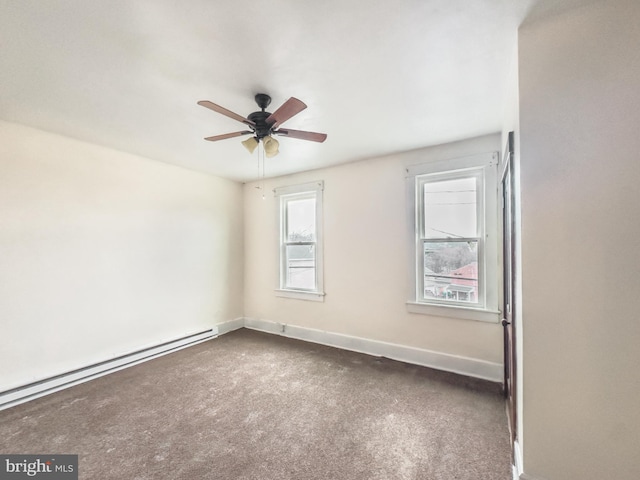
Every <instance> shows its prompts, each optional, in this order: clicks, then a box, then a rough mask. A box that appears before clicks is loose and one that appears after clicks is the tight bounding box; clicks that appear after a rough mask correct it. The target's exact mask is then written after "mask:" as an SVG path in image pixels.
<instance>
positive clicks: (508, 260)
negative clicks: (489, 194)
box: [502, 132, 518, 446]
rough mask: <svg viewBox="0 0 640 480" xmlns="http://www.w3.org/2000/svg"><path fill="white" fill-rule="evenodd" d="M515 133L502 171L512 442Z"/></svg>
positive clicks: (506, 379)
mask: <svg viewBox="0 0 640 480" xmlns="http://www.w3.org/2000/svg"><path fill="white" fill-rule="evenodd" d="M513 137H514V135H513V132H509V136H508V141H507V145H506V148H505V152H504V161H503V171H502V208H503V209H502V245H503V257H502V258H503V285H504V292H503V298H504V300H503V305H502V314H503V319H502V326H503V327H504V391H505V396H506V398H507V412H508V414H509V427H510V430H511V445H512V446H513V443H514V442H515V441H516V440H517V439H518V431H517V425H518V423H517V398H516V394H517V392H516V390H517V383H516V365H517V363H516V360H517V358H516V324H515V322H514V314H515V306H514V287H515V276H514V269H515V254H514V249H515V233H514V229H515V212H514V198H515V196H514V173H513V151H514V148H513V147H514V145H513V141H514V138H513Z"/></svg>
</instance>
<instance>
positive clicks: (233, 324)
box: [216, 317, 244, 335]
mask: <svg viewBox="0 0 640 480" xmlns="http://www.w3.org/2000/svg"><path fill="white" fill-rule="evenodd" d="M216 327H218V335H224V334H225V333H229V332H233V331H234V330H238V329H240V328H242V327H244V318H242V317H240V318H236V319H234V320H229V321H228V322H224V323H219V324H218V325H216Z"/></svg>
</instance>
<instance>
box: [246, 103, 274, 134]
mask: <svg viewBox="0 0 640 480" xmlns="http://www.w3.org/2000/svg"><path fill="white" fill-rule="evenodd" d="M270 115H271V113H270V112H265V111H264V110H263V111H261V112H253V113H251V114H249V116H248V117H247V118H248V119H249V120H251V121H252V122H253V123H255V124H256V126H255V127H254V130H255V134H256V137H257V138H258V139H261V138H264V137H267V136H269V135H271V124H269V123H267V118H269V116H270Z"/></svg>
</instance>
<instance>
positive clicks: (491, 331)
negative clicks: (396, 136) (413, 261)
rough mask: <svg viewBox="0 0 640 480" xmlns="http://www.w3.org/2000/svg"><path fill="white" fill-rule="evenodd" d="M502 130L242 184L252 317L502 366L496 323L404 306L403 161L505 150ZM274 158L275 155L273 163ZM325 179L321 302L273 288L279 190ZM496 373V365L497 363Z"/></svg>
mask: <svg viewBox="0 0 640 480" xmlns="http://www.w3.org/2000/svg"><path fill="white" fill-rule="evenodd" d="M500 149H501V147H500V135H499V134H496V135H489V136H485V137H479V138H477V139H472V140H467V141H463V142H457V143H452V144H448V145H442V146H437V147H431V148H425V149H421V150H416V151H411V152H406V153H401V154H397V155H391V156H387V157H382V158H372V159H368V160H365V161H361V162H355V163H350V164H346V165H341V166H336V167H332V168H326V169H321V170H316V171H312V172H306V173H303V174H297V175H290V176H286V177H279V178H274V179H267V180H266V181H265V185H264V187H265V193H266V195H265V199H264V200H263V199H262V191H260V190H258V189H257V188H256V187H259V186H260V182H254V183H250V184H247V185H246V186H245V192H244V202H245V305H244V308H245V316H246V317H249V318H253V319H262V320H268V321H274V322H279V323H284V324H289V325H296V326H301V327H306V328H312V329H317V330H323V331H329V332H333V333H339V334H345V335H351V336H355V337H359V338H364V339H370V340H376V341H382V342H389V343H394V344H400V345H406V346H410V347H416V348H420V349H426V350H429V351H433V352H442V353H446V354H451V355H458V356H462V357H468V358H471V359H475V360H480V361H486V362H493V363H495V364H502V360H503V359H502V357H503V354H502V327H501V326H500V325H498V324H495V323H484V322H478V321H471V320H458V319H452V318H439V317H431V316H426V315H418V314H411V313H408V312H407V309H406V304H405V303H406V302H407V300H409V285H408V280H409V272H408V268H409V266H408V256H409V250H408V249H409V242H410V238H412V236H413V233H412V226H411V225H410V222H409V219H408V215H407V208H408V205H407V187H406V183H405V175H406V172H405V167H406V166H408V165H414V164H420V163H426V162H429V161H438V160H445V159H451V158H457V157H461V156H468V155H474V154H478V153H485V152H491V151H497V150H500ZM270 161H273V162H277V161H278V159H277V157H276V158H274V159H273V160H267V169H268V165H269V162H270ZM315 180H324V229H325V230H324V238H325V241H324V248H325V250H324V259H325V261H324V286H325V291H326V297H325V300H324V302H322V303H320V302H312V301H304V300H297V299H290V298H281V297H276V296H275V295H274V289H275V288H276V287H277V278H278V260H277V256H278V219H277V205H276V200H275V198H274V196H273V193H272V189H273V188H274V187H280V186H286V185H295V184H299V183H305V182H310V181H315ZM498 371H499V368H498Z"/></svg>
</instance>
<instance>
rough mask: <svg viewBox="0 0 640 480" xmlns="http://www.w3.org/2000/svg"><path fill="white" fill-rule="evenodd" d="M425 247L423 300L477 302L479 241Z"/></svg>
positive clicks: (438, 243)
mask: <svg viewBox="0 0 640 480" xmlns="http://www.w3.org/2000/svg"><path fill="white" fill-rule="evenodd" d="M423 245H424V298H425V299H434V298H435V299H438V300H443V301H451V302H469V303H478V241H477V240H473V241H468V242H429V241H425V242H424V243H423Z"/></svg>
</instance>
